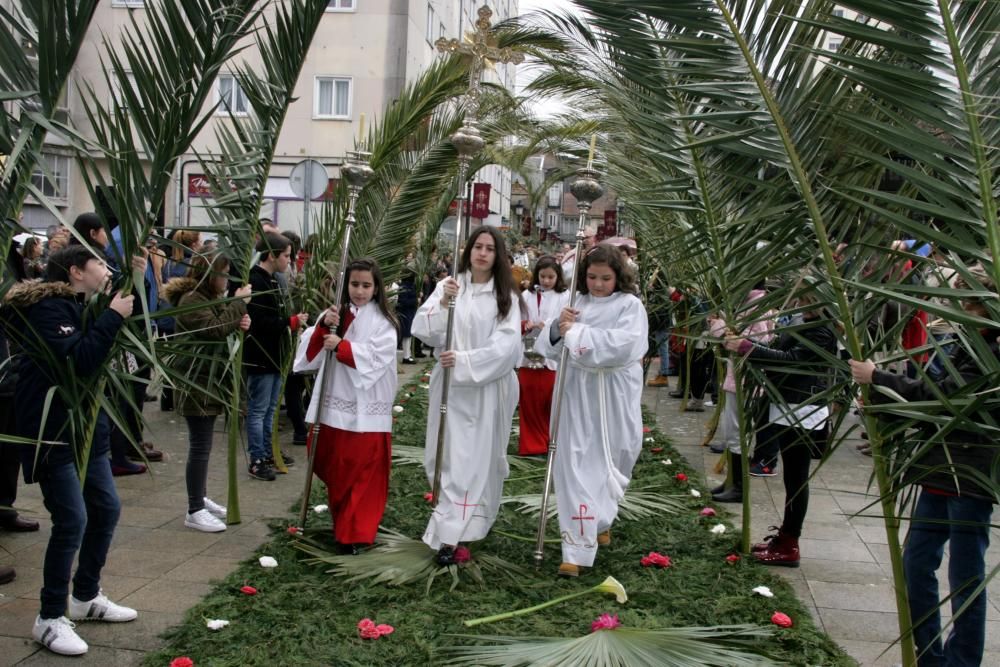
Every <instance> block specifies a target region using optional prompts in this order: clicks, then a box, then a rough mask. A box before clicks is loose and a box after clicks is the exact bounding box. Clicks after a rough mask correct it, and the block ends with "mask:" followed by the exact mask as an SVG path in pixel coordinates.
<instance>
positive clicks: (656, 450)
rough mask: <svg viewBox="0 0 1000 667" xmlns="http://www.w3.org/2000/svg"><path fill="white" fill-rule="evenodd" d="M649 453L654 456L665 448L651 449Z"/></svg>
mask: <svg viewBox="0 0 1000 667" xmlns="http://www.w3.org/2000/svg"><path fill="white" fill-rule="evenodd" d="M649 451H651V452H652V453H654V454H659V453H660V452H662V451H663V447H650V448H649Z"/></svg>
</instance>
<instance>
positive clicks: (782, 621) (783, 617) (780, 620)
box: [771, 611, 792, 628]
mask: <svg viewBox="0 0 1000 667" xmlns="http://www.w3.org/2000/svg"><path fill="white" fill-rule="evenodd" d="M771 622H772V623H774V624H775V625H777V626H778V627H779V628H790V627H792V619H791V617H790V616H788V614H782V613H781V612H780V611H776V612H774V615H773V616H771Z"/></svg>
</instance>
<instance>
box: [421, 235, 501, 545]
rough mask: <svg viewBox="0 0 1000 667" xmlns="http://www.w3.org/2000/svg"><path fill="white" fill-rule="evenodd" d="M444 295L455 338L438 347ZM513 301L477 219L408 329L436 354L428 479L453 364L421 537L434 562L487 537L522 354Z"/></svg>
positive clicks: (496, 239) (496, 251)
mask: <svg viewBox="0 0 1000 667" xmlns="http://www.w3.org/2000/svg"><path fill="white" fill-rule="evenodd" d="M451 295H457V302H456V304H455V325H454V326H455V329H454V341H453V347H452V351H450V352H446V351H444V347H445V337H446V333H447V324H448V299H449V298H450V296H451ZM504 296H506V298H504ZM518 304H519V297H518V294H517V292H516V291H515V289H514V279H513V276H512V274H511V269H510V265H509V263H508V260H507V251H506V248H505V247H504V243H503V238H502V237H501V236H500V235H499V234H498V233H497V232H496V231H495V230H493V229H492V228H488V227H479V228H477V229H475V230H473V232H472V235H471V236H470V237H469V242H468V244H467V245H466V248H465V252H464V253H463V254H462V258H461V262H460V263H459V275H458V279H457V280H454V279H451V278H447V279H445V280H442V281H441V282H440V283H438V285H437V288H436V289H435V290H434V294H432V295H431V297H430V298H429V299H428V300H427V301H426V302H424V304H423V305H422V306H421V307H420V309H419V310H418V311H417V315H416V317H415V318H414V321H413V328H412V333H413V335H414V336H416V337H417V338H419V339H420V340H422V341H423V342H424V343H425V344H426V345H428V346H429V347H433V348H435V350H434V355H435V357H437V358H438V362H439V363H438V365H436V366H435V367H434V371H433V372H432V373H431V381H430V399H429V404H428V412H427V439H426V449H425V463H424V465H425V469H426V471H427V478H428V481H429V482H430V483H431V484H433V480H434V468H435V459H436V453H437V437H438V424H439V422H440V416H441V415H440V412H439V408H440V405H441V393H442V389H443V386H444V382H443V375H444V370H443V367H444V366H445V365H448V366H450V367H451V368H452V377H451V387H450V389H449V395H448V417H447V424H446V430H445V443H444V461H443V462H442V467H441V489H440V493H439V498H438V504H437V507H435V508H434V512H433V514H432V515H431V518H430V521H429V522H428V524H427V530H426V531H425V532H424V536H423V541H424V542H425V543H426V544H427V545H428V546H430V547H431V548H432V549H437V550H438V555H437V561H438V563H440V564H442V565H450V564H452V563H454V562H455V556H454V552H455V547H456V546H458V544H459V543H460V542H470V541H475V540H481V539H483V538H484V537H486V535H487V534H488V533H489V531H490V528H491V527H492V526H493V522H494V521H495V520H496V515H497V511H498V509H499V507H500V498H501V496H502V493H503V480H504V479H505V478H506V477H507V474H508V472H509V468H508V466H507V445H508V443H509V441H510V427H511V421H512V420H513V417H514V408H515V407H516V406H517V399H518V387H517V376H516V375H515V373H514V367H515V365H516V364H517V362H518V361H519V360H520V357H521V311H520V308H519V307H518ZM504 306H506V313H504V312H503V308H504Z"/></svg>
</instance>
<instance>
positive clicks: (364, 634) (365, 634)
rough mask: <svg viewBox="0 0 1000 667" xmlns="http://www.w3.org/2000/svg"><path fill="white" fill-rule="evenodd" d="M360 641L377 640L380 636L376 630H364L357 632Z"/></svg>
mask: <svg viewBox="0 0 1000 667" xmlns="http://www.w3.org/2000/svg"><path fill="white" fill-rule="evenodd" d="M358 634H359V635H361V638H362V639H378V638H379V637H381V636H382V635H380V634H379V632H378V630H376V629H375V628H365V629H364V630H360V631H359V632H358Z"/></svg>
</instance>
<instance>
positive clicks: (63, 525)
mask: <svg viewBox="0 0 1000 667" xmlns="http://www.w3.org/2000/svg"><path fill="white" fill-rule="evenodd" d="M107 429H108V419H107V415H105V414H104V413H103V412H102V413H101V414H100V416H99V417H98V423H97V429H96V430H95V432H94V444H93V448H92V450H91V453H90V458H89V460H88V464H87V473H86V476H85V478H84V480H83V484H82V487H81V483H80V477H79V475H78V474H77V470H76V464H74V463H72V462H69V463H64V464H60V465H55V466H44V469H42V470H39V471H38V484H39V486H40V487H41V490H42V498H43V499H44V502H45V509H47V510H48V512H49V515H50V516H51V518H52V534H51V535H50V537H49V545H48V548H47V549H46V550H45V561H44V565H43V571H42V590H41V594H40V598H41V603H42V608H41V612H40V616H41V617H42V618H59V617H60V616H63V615H65V613H66V602H67V600H66V596H67V595H68V594H69V582H70V575H71V573H72V571H73V561H74V560H76V558H77V552H79V564H78V565H77V568H76V575H75V576H73V596H74V597H75V598H76V599H78V600H81V601H83V602H86V601H88V600H93V599H94V598H95V597H97V594H98V593H99V592H100V590H101V570H102V569H103V568H104V562H105V560H106V559H107V556H108V549H109V548H110V547H111V539H112V538H113V537H114V534H115V526H116V525H118V516H119V515H120V514H121V503H120V502H119V500H118V492H117V491H116V490H115V483H114V478H113V477H112V476H111V463H110V462H109V461H108V450H107V445H106V443H107V439H108V434H107Z"/></svg>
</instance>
